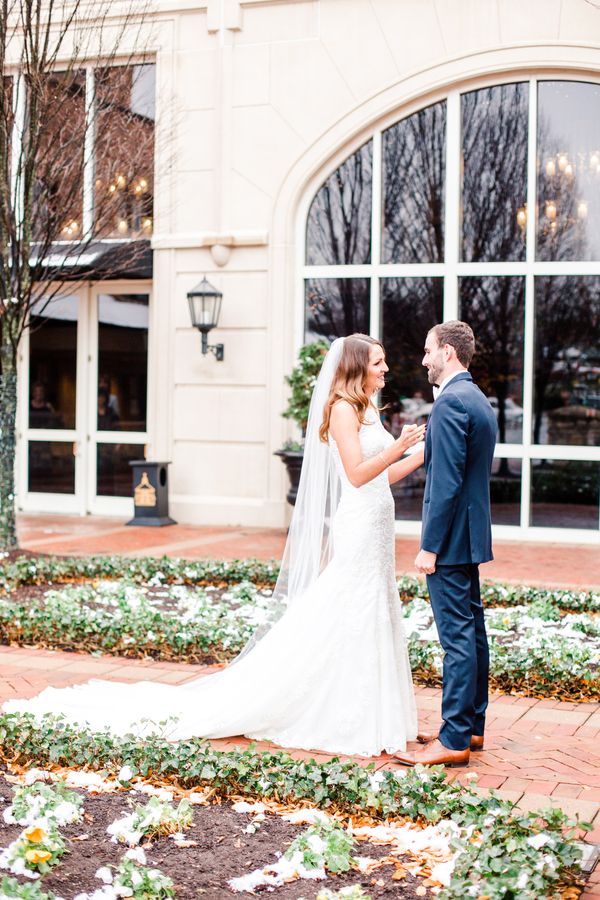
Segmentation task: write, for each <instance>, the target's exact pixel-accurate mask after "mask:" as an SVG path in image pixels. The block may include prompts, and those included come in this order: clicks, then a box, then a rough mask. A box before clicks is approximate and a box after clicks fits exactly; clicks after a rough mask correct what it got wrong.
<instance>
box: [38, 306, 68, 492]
mask: <svg viewBox="0 0 600 900" xmlns="http://www.w3.org/2000/svg"><path fill="white" fill-rule="evenodd" d="M77 304H78V301H77V297H60V298H57V299H55V300H52V301H50V302H49V303H48V304H46V306H45V307H44V305H43V303H41V304H37V307H36V308H37V309H38V311H39V312H40V315H32V316H31V317H30V323H31V326H30V327H31V331H30V337H29V427H30V428H75V398H76V386H77ZM36 443H37V442H36ZM57 446H60V445H57ZM32 490H33V489H32ZM36 490H37V488H36Z"/></svg>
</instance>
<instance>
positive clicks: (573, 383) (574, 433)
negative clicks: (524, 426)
mask: <svg viewBox="0 0 600 900" xmlns="http://www.w3.org/2000/svg"><path fill="white" fill-rule="evenodd" d="M599 334H600V276H597V275H592V276H578V277H571V276H558V277H555V278H551V277H546V276H545V277H541V278H536V281H535V373H534V378H535V381H534V418H533V442H534V444H579V445H581V444H583V445H588V446H593V447H597V446H600V348H599V346H598V335H599Z"/></svg>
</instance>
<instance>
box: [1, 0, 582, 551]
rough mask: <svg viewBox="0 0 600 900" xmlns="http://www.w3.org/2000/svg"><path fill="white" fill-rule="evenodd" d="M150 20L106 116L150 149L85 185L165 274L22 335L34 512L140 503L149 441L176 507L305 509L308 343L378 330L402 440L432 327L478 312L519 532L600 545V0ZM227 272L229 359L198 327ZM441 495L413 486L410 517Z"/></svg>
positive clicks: (508, 509) (193, 517)
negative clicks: (133, 66)
mask: <svg viewBox="0 0 600 900" xmlns="http://www.w3.org/2000/svg"><path fill="white" fill-rule="evenodd" d="M149 33H150V34H151V38H150V41H151V48H150V49H151V51H152V58H151V61H150V62H148V58H146V59H145V60H144V63H143V65H140V67H139V72H138V77H137V78H136V79H135V81H134V83H132V84H129V85H125V86H123V85H122V84H121V85H120V84H119V79H118V75H115V79H114V84H112V86H111V83H109V84H108V85H106V84H105V83H103V87H102V90H105V91H107V92H108V93H107V97H108V99H107V100H106V103H105V104H104V106H102V105H101V104H99V105H98V127H99V128H101V127H102V122H103V116H108V115H109V114H112V115H113V118H114V116H115V115H116V113H115V111H114V110H112V113H111V104H112V105H113V106H114V107H115V108H116V107H117V106H118V107H119V108H122V107H123V106H125V107H128V108H130V109H132V110H133V111H134V112H135V115H136V116H137V117H138V119H139V122H140V124H139V128H138V130H136V133H135V141H136V145H137V146H140V145H144V141H146V142H147V140H148V137H147V132H148V129H149V128H151V130H152V140H153V145H152V146H153V154H154V164H153V167H152V166H150V165H149V164H148V162H147V158H146V156H144V154H141V155H139V159H138V170H136V171H135V172H134V171H130V172H127V173H125V168H124V169H123V171H124V173H125V174H123V176H122V177H123V183H122V184H117V183H115V184H112V183H109V181H110V179H107V180H106V184H105V183H104V182H103V180H102V172H99V171H98V170H96V172H95V182H94V183H93V184H92V182H90V185H89V187H88V189H89V190H96V191H100V192H101V191H102V190H111V188H112V189H114V190H121V189H122V190H123V192H124V193H123V196H124V197H125V196H127V197H128V198H129V199H128V203H127V204H126V207H125V206H124V212H123V216H122V218H119V219H118V221H115V222H114V223H113V225H112V229H113V230H112V232H110V231H109V233H108V234H107V235H106V236H107V237H108V238H109V239H114V240H115V242H116V243H115V246H117V244H118V243H119V242H121V243H126V242H127V240H129V239H132V238H133V237H136V238H140V237H149V236H150V233H151V232H152V249H153V267H152V274H151V277H146V276H147V275H149V272H145V271H143V270H142V269H143V267H142V268H141V269H140V271H139V272H138V273H133V274H132V273H129V275H128V277H127V278H125V279H123V280H121V281H115V280H114V279H112V280H106V281H95V282H94V283H91V282H90V283H88V284H86V285H85V286H84V288H81V289H78V291H77V294H76V295H73V296H63V297H62V298H60V299H59V300H57V301H56V304H55V305H54V307H53V312H46V314H45V320H44V322H43V323H40V325H41V327H39V328H38V329H37V330H34V331H33V332H32V333H31V334H30V335H29V336H28V337H27V338H26V339H25V341H24V343H23V345H22V353H21V373H20V398H19V423H20V426H19V458H18V471H17V491H18V502H19V506H20V508H21V509H24V510H52V511H71V512H79V513H81V514H86V513H105V514H116V515H127V514H128V513H129V512H130V511H131V499H129V498H130V474H129V465H128V463H129V461H130V460H131V459H135V458H139V457H140V455H141V454H142V453H143V448H144V446H145V452H146V457H147V458H148V459H161V460H170V461H171V474H170V487H171V513H172V515H173V516H174V518H176V519H177V520H179V521H184V522H195V523H201V524H232V525H234V524H241V525H260V526H282V525H284V524H285V523H286V521H287V520H288V517H289V507H288V506H287V504H286V501H285V493H286V489H287V486H286V475H285V471H284V469H283V467H282V464H281V461H280V459H279V458H277V457H276V456H274V452H275V451H276V450H277V449H278V448H280V447H281V445H282V444H283V443H284V441H285V439H286V438H290V437H295V436H297V435H296V434H295V433H294V429H293V426H291V425H290V423H289V422H286V421H285V420H284V419H283V418H282V417H281V412H282V410H283V409H284V407H285V402H286V396H287V393H286V391H287V389H286V385H285V382H284V377H285V375H286V374H288V373H289V371H290V370H291V368H292V366H293V365H294V363H295V360H296V357H297V352H298V349H299V348H300V346H301V345H302V344H303V343H304V342H306V341H308V340H313V339H315V338H317V337H320V336H324V337H326V338H328V339H330V338H332V337H335V336H337V335H340V334H347V333H350V332H352V331H363V332H369V333H371V334H373V335H375V336H377V337H380V338H381V339H382V340H383V342H384V344H385V346H386V349H387V354H388V363H389V366H390V376H389V380H388V384H387V386H386V391H385V394H384V396H383V397H382V401H384V402H385V404H387V406H386V409H385V410H384V413H383V415H384V416H385V417H386V418H387V421H388V424H389V426H390V427H391V428H392V430H398V429H399V428H401V426H402V424H403V423H404V422H409V421H417V420H419V419H423V418H424V417H425V416H426V415H427V412H428V409H429V408H430V402H431V395H430V393H429V387H428V385H427V381H426V378H425V377H424V370H422V367H421V365H420V362H421V357H422V346H423V341H424V337H425V334H426V332H427V330H428V328H430V327H431V325H433V324H434V323H435V322H436V321H440V320H442V319H449V318H457V317H460V318H463V319H465V320H467V321H469V322H470V323H471V324H472V325H473V328H474V330H475V332H476V336H477V339H478V346H479V352H478V355H477V358H476V361H475V363H474V367H473V373H474V376H475V379H476V381H477V382H478V383H479V384H480V385H481V386H482V388H483V389H484V390H485V391H486V393H487V394H488V395H489V396H490V398H491V402H492V403H493V405H494V407H495V409H496V411H497V416H498V426H499V443H498V448H497V459H496V463H495V468H494V478H493V485H492V506H493V515H494V522H495V527H496V532H497V534H498V535H499V536H506V537H528V538H531V539H541V540H559V541H589V542H591V543H599V542H600V503H599V494H600V350H599V345H600V75H599V74H598V71H599V69H600V3H595V2H591V0H529V2H527V3H525V4H524V3H521V2H517V0H269V2H265V0H241V2H238V0H208V2H199V0H190V2H189V3H183V2H181V0H177V2H176V0H172V2H171V0H157V2H156V5H155V8H154V11H153V21H152V28H151V29H150V32H149ZM94 77H95V76H94V72H93V67H90V72H89V73H88V74H87V76H86V78H87V84H88V85H89V84H91V83H92V82H93V79H94ZM109 82H110V80H109ZM98 93H99V89H98V88H96V96H98ZM100 94H101V91H100ZM116 94H118V96H119V98H120V99H119V104H116V103H114V102H113V100H114V96H115V95H116ZM148 123H150V124H148ZM106 127H108V126H106ZM117 130H118V129H117ZM111 133H112V132H111ZM130 138H131V132H129V138H128V137H127V135H123V136H122V137H121V138H120V139H119V140H117V141H115V144H116V145H117V146H119V147H120V148H121V150H120V151H119V152H121V153H122V154H123V155H124V163H123V166H124V167H125V156H127V153H126V152H125V151H126V150H127V146H128V140H130ZM152 168H153V171H151V169H152ZM152 198H153V201H152ZM70 222H75V224H77V220H76V217H75V218H73V217H72V218H71V220H70ZM65 227H69V222H66V225H65ZM71 227H72V225H71ZM204 275H206V277H207V278H208V279H209V281H210V282H211V283H212V284H213V285H215V286H216V287H217V288H218V289H219V290H220V291H222V293H223V303H222V313H221V318H220V321H219V325H218V327H217V329H215V330H214V331H212V332H211V333H210V342H211V343H216V342H217V341H218V342H222V343H223V344H224V346H225V358H224V360H223V361H222V362H220V361H217V360H216V359H215V358H214V356H213V355H212V354H208V355H202V353H201V349H200V335H199V334H198V332H197V331H196V330H194V329H193V327H192V324H191V321H190V317H189V310H188V304H187V300H186V295H187V292H188V291H189V290H191V289H192V288H193V287H194V286H195V285H196V284H197V283H198V282H199V281H200V280H201V279H202V277H203V276H204ZM421 493H422V479H421V476H420V475H419V474H417V475H415V476H414V478H412V479H411V480H410V482H408V483H402V484H401V485H400V486H399V488H398V491H397V493H396V511H397V519H398V530H399V531H400V532H405V533H417V532H418V529H419V521H418V520H419V517H420V513H419V508H420V497H421Z"/></svg>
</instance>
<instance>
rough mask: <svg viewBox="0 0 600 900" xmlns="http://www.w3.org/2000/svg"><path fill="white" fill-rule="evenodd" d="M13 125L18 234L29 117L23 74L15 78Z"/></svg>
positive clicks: (14, 205) (13, 189)
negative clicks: (26, 131) (26, 123)
mask: <svg viewBox="0 0 600 900" xmlns="http://www.w3.org/2000/svg"><path fill="white" fill-rule="evenodd" d="M12 102H13V117H14V118H13V127H12V135H11V173H10V176H11V177H10V181H11V198H12V208H13V211H14V217H15V222H16V234H17V236H20V235H21V231H22V228H23V190H24V182H23V175H24V172H23V167H24V163H25V122H26V117H27V96H26V82H25V78H24V77H23V75H22V74H19V75H15V76H14V78H13V97H12Z"/></svg>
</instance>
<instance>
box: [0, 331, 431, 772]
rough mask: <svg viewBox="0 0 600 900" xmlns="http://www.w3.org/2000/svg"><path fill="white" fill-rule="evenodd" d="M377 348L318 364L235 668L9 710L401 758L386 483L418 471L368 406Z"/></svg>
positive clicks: (398, 634) (177, 736)
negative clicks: (281, 548) (279, 520)
mask: <svg viewBox="0 0 600 900" xmlns="http://www.w3.org/2000/svg"><path fill="white" fill-rule="evenodd" d="M387 371H388V367H387V365H386V362H385V354H384V350H383V347H382V345H381V344H380V343H379V342H378V341H376V340H375V339H374V338H371V337H368V336H366V335H362V334H352V335H350V336H349V337H346V338H338V339H337V340H335V341H334V342H333V344H332V345H331V347H330V349H329V352H328V353H327V355H326V357H325V360H324V362H323V365H322V367H321V372H320V374H319V377H318V379H317V383H316V386H315V389H314V392H313V397H312V400H311V406H310V413H309V418H308V426H307V433H306V440H305V453H304V461H303V466H302V474H301V478H300V485H299V490H298V499H297V502H296V506H295V509H294V515H293V518H292V523H291V525H290V530H289V535H288V541H287V544H286V549H285V553H284V557H283V561H282V567H281V574H280V576H279V579H278V582H277V585H276V588H275V591H274V595H273V597H274V608H277V609H278V610H279V612H278V614H277V615H278V616H279V617H278V618H277V615H274V618H275V621H274V624H273V623H271V625H270V627H269V628H268V630H267V631H266V633H263V634H261V633H260V632H259V633H257V635H255V637H254V638H253V640H252V641H251V642H250V645H249V646H248V647H246V648H245V650H244V651H243V652H242V654H241V655H240V656H239V657H238V658H237V659H236V660H235V661H234V663H233V664H231V665H229V666H228V667H227V668H225V669H224V670H222V671H221V672H217V673H216V674H213V675H209V676H204V677H200V678H197V679H195V680H194V681H191V682H188V683H187V684H184V685H179V686H169V685H160V684H155V683H154V682H147V681H142V682H138V683H136V684H119V683H115V682H108V681H99V680H92V681H89V682H88V683H86V684H83V685H77V686H75V687H69V688H63V689H57V688H46V690H44V691H42V693H41V694H39V695H38V696H37V697H34V698H33V699H31V700H11V701H9V702H8V703H5V705H4V710H5V711H6V712H31V713H34V714H35V715H36V716H38V715H42V714H44V713H55V714H62V715H64V716H65V717H66V719H67V720H68V721H69V722H77V723H81V724H83V723H86V724H88V725H89V726H91V727H92V728H94V729H101V728H104V727H107V728H109V729H110V730H111V731H112V732H113V733H116V734H125V733H128V732H129V733H131V732H134V733H137V734H148V733H149V732H150V731H152V730H157V728H158V727H159V726H158V724H157V723H160V722H161V721H163V722H164V720H165V719H172V720H173V721H174V724H173V725H172V728H171V727H169V731H168V737H169V738H171V739H174V740H181V739H186V738H189V737H191V736H194V735H195V736H202V737H207V738H217V737H225V736H233V735H242V734H243V735H246V736H248V737H250V738H252V739H257V740H267V741H272V742H273V743H275V744H279V745H280V746H283V747H295V748H303V749H307V750H324V751H328V752H331V753H344V754H348V755H360V756H375V755H378V754H380V753H381V752H382V751H384V750H385V751H387V752H388V753H394V752H396V751H399V750H404V749H405V746H406V741H407V740H414V739H415V738H416V733H417V717H416V707H415V700H414V693H413V687H412V679H411V672H410V666H409V660H408V651H407V646H406V640H405V636H404V632H403V627H402V614H401V608H400V601H399V598H398V591H397V588H396V581H395V567H394V502H393V498H392V494H391V491H390V484H393V483H394V482H396V481H399V480H400V479H402V478H404V477H406V475H408V474H409V473H410V472H413V471H414V470H415V469H416V468H417V467H418V466H419V465H421V464H422V462H423V451H422V449H417V450H416V452H414V453H413V454H412V455H410V456H408V457H406V458H405V459H401V457H402V456H403V455H404V453H405V452H406V450H407V449H409V448H410V447H412V446H413V445H415V444H416V443H417V442H418V441H420V440H421V439H422V436H423V430H424V429H423V428H422V427H421V428H419V427H417V426H416V425H411V426H405V427H404V428H403V430H402V434H401V435H400V437H399V438H398V439H397V440H394V439H393V437H392V435H391V434H390V433H389V432H387V431H386V430H385V428H384V427H383V425H382V423H381V420H380V417H379V414H378V411H377V408H376V407H375V406H374V405H373V402H372V398H373V397H374V395H375V394H376V393H377V392H378V391H379V390H381V388H382V387H383V386H384V383H385V378H384V376H385V373H386V372H387Z"/></svg>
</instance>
